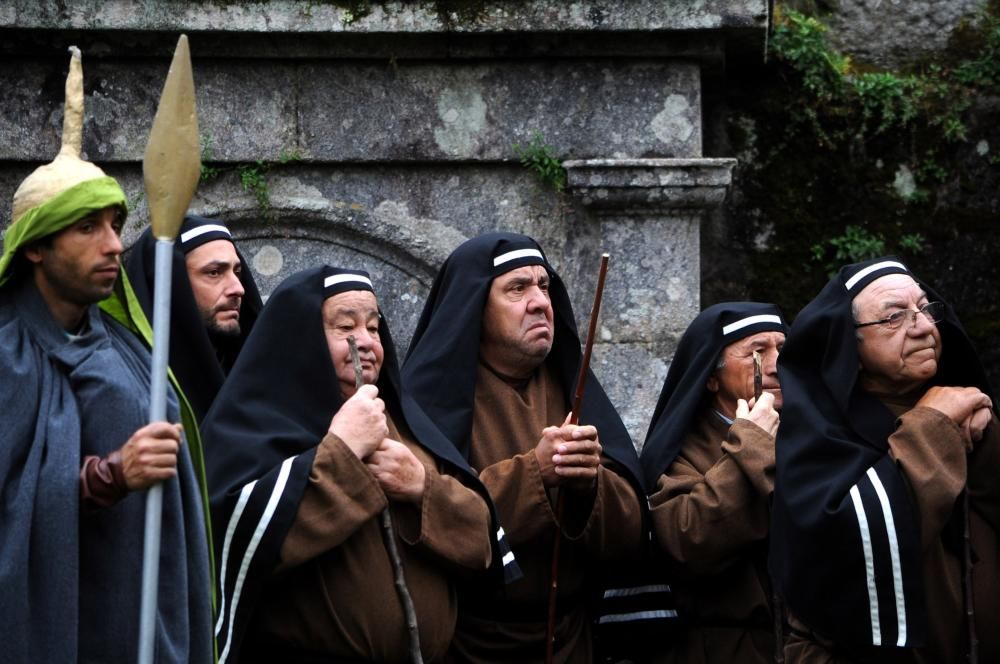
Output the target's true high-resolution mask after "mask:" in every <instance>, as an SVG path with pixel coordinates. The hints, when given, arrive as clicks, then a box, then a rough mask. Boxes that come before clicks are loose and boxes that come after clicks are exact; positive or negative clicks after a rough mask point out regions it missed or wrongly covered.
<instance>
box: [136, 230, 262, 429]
mask: <svg viewBox="0 0 1000 664" xmlns="http://www.w3.org/2000/svg"><path fill="white" fill-rule="evenodd" d="M220 229H221V230H220ZM185 236H186V237H188V238H189V239H188V240H187V241H185V240H184V239H183V238H184V237H185ZM219 239H226V240H229V241H232V237H231V236H230V235H229V231H228V230H227V229H226V228H225V226H224V225H223V224H222V222H220V221H219V220H217V219H206V218H204V217H196V216H193V215H189V216H187V217H185V218H184V222H183V223H182V224H181V229H180V233H179V235H178V238H177V241H176V242H175V243H174V251H173V265H172V267H171V279H170V281H171V294H170V340H171V342H170V358H169V364H170V369H171V370H172V371H173V372H174V376H175V377H176V378H177V382H178V383H179V384H180V386H181V389H182V390H184V394H185V396H186V397H187V399H188V401H189V402H190V403H191V407H192V409H193V410H194V413H195V417H197V418H198V421H199V422H200V421H202V420H203V419H204V418H205V415H206V414H207V413H208V409H209V408H210V407H211V405H212V401H213V400H214V399H215V395H216V394H217V393H218V392H219V388H221V387H222V384H223V382H225V380H226V371H228V370H229V369H231V368H232V365H233V363H234V362H235V361H236V357H237V356H238V355H239V352H240V349H241V348H242V347H243V344H244V343H245V341H246V339H247V337H248V336H250V332H251V331H252V330H253V326H254V323H255V322H256V320H257V316H258V314H259V313H260V310H261V307H262V306H263V304H262V302H261V298H260V292H259V291H258V290H257V284H256V283H255V282H254V280H253V275H252V274H251V272H250V266H249V264H248V263H247V261H246V259H245V258H244V257H243V254H241V253H240V250H239V248H238V247H236V255H237V256H238V257H239V259H240V264H241V265H242V266H243V270H242V272H241V274H240V283H242V284H243V290H244V291H245V292H244V294H243V301H242V303H241V304H240V336H239V338H234V339H232V340H229V339H226V340H223V341H221V342H220V346H223V347H222V348H221V351H222V352H221V353H220V352H219V350H217V349H216V346H215V344H214V343H213V340H212V338H211V337H210V336H209V333H208V330H207V329H206V328H205V322H204V320H202V317H201V314H200V313H199V312H198V305H197V304H196V302H195V299H194V291H192V290H191V282H190V280H189V279H188V274H187V265H186V263H185V260H184V259H185V256H186V255H187V253H188V252H189V251H191V250H192V249H194V248H195V247H198V246H200V245H202V244H204V243H206V242H211V241H212V240H219ZM234 246H235V245H234ZM155 269H156V238H155V237H153V232H152V229H151V228H147V229H146V230H144V231H143V232H142V235H140V236H139V239H138V240H137V241H136V243H135V245H134V246H133V247H132V249H131V251H130V252H129V255H128V258H127V259H126V261H125V272H126V273H127V274H128V278H129V281H130V282H131V283H132V289H133V290H134V291H135V295H136V298H137V299H138V300H139V304H140V305H141V306H142V311H143V313H145V314H146V318H148V319H149V322H150V324H152V322H153V280H154V273H155Z"/></svg>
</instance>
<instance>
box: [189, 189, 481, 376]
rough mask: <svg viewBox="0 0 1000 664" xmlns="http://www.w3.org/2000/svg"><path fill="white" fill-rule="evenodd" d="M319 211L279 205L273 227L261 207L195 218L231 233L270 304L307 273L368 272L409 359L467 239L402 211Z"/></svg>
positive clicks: (319, 205) (328, 206)
mask: <svg viewBox="0 0 1000 664" xmlns="http://www.w3.org/2000/svg"><path fill="white" fill-rule="evenodd" d="M312 203H313V204H312V205H308V206H306V205H302V202H301V201H298V202H296V203H294V204H289V203H282V202H280V201H279V202H278V204H277V205H274V206H272V208H271V209H270V212H269V214H268V218H266V219H264V218H262V215H261V212H260V210H259V209H258V208H256V207H227V209H225V210H219V209H206V208H203V209H200V210H199V209H195V210H193V211H194V212H195V213H196V214H204V215H206V216H215V217H219V218H220V219H223V220H224V221H225V222H226V223H227V224H228V225H229V227H230V229H231V230H232V232H233V236H234V238H236V240H237V242H238V243H239V247H240V251H241V252H242V253H243V255H244V257H245V259H246V260H247V262H248V263H249V265H248V267H249V268H250V269H251V270H252V271H253V274H254V278H255V279H256V281H257V284H258V287H259V288H260V291H261V295H263V296H264V297H265V300H266V298H267V296H268V295H270V293H271V292H272V291H273V290H274V289H275V288H276V287H277V286H278V284H280V283H281V282H282V281H283V280H284V279H286V278H287V277H289V276H291V275H292V274H294V273H295V272H298V271H300V270H305V269H308V268H311V267H316V266H318V265H323V264H328V265H334V266H337V267H343V268H349V269H362V270H366V271H368V272H369V273H370V274H371V276H372V281H373V283H374V284H375V290H376V292H377V294H378V298H379V304H380V306H381V307H382V310H383V311H384V312H385V315H386V318H387V319H388V321H389V323H390V326H391V327H390V329H391V330H392V335H393V339H394V341H395V342H396V346H397V350H398V351H399V353H400V356H401V357H402V355H403V354H404V353H405V352H406V349H407V348H408V346H409V342H410V338H411V336H412V334H413V329H414V327H416V324H417V320H418V318H419V317H420V312H421V310H422V309H423V306H424V302H425V300H426V298H427V294H428V292H429V291H430V286H431V283H432V281H433V280H434V276H435V274H437V270H438V268H439V267H440V265H441V263H442V262H443V261H444V259H445V258H447V256H448V254H449V253H451V251H452V250H453V249H454V248H455V247H456V246H458V245H459V244H460V243H461V242H463V241H464V240H465V239H466V238H465V236H464V235H462V234H461V233H460V232H458V231H456V230H454V229H452V228H450V227H448V226H446V225H444V224H442V223H441V222H439V221H436V220H433V219H413V218H412V217H410V216H409V215H407V214H405V210H400V209H399V206H398V205H396V204H381V205H379V206H378V207H376V209H374V210H368V209H364V208H361V207H360V206H351V205H348V204H344V203H341V202H339V201H338V202H333V203H330V202H328V201H325V200H323V201H313V202H312Z"/></svg>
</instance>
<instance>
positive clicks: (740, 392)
mask: <svg viewBox="0 0 1000 664" xmlns="http://www.w3.org/2000/svg"><path fill="white" fill-rule="evenodd" d="M784 345H785V335H784V333H782V332H758V333H757V334H754V335H751V336H749V337H746V338H744V339H740V340H739V341H734V342H733V343H731V344H729V345H728V346H726V347H725V348H724V349H723V350H722V355H721V359H722V360H724V361H725V365H724V366H723V367H722V368H719V369H716V370H715V371H714V372H712V375H711V376H709V378H708V382H707V383H706V387H707V388H708V391H709V392H711V393H712V400H713V403H714V408H715V409H716V410H718V411H719V412H720V413H722V414H723V415H725V416H726V417H729V418H733V417H735V416H736V405H737V403H736V402H737V400H738V399H745V400H747V401H748V402H749V401H750V399H752V398H753V392H754V390H753V372H754V369H753V352H754V351H758V352H759V353H760V356H761V357H760V359H761V370H762V371H761V374H762V378H763V387H764V391H765V392H770V393H771V394H773V395H774V407H775V409H777V410H780V409H781V404H782V398H781V385H780V384H779V383H778V353H780V352H781V348H782V346H784Z"/></svg>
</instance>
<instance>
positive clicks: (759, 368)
mask: <svg viewBox="0 0 1000 664" xmlns="http://www.w3.org/2000/svg"><path fill="white" fill-rule="evenodd" d="M762 394H764V364H763V360H762V359H761V357H760V351H757V350H755V351H754V352H753V398H754V404H755V405H756V403H757V401H759V400H760V395H762ZM768 581H770V582H771V613H772V615H773V620H774V662H775V664H784V662H785V616H784V613H785V610H784V607H783V606H782V603H781V596H780V595H779V594H778V586H777V585H776V584H775V583H774V579H772V578H770V575H768Z"/></svg>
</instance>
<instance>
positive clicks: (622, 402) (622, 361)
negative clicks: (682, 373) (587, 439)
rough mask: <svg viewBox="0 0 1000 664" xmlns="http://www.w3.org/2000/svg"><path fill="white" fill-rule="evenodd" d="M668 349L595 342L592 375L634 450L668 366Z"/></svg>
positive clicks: (643, 434)
mask: <svg viewBox="0 0 1000 664" xmlns="http://www.w3.org/2000/svg"><path fill="white" fill-rule="evenodd" d="M672 355H673V348H670V349H669V351H665V350H659V349H657V348H656V347H654V346H653V345H651V344H595V345H594V353H593V356H592V359H591V364H590V366H591V368H592V369H593V370H594V375H595V376H597V379H598V380H599V381H601V386H602V387H603V388H604V391H605V392H607V393H608V397H610V399H611V402H612V403H613V404H615V405H616V406H617V408H618V412H619V413H621V416H622V421H623V422H624V423H625V427H626V428H627V429H628V432H629V435H630V436H631V437H632V442H633V444H634V445H635V446H636V450H641V449H642V444H643V443H644V442H645V440H646V430H647V429H648V428H649V420H650V418H651V417H652V415H653V408H654V407H655V406H656V400H657V398H659V396H660V389H661V388H662V387H663V381H664V380H665V379H666V377H667V369H668V368H669V366H670V361H669V360H670V357H671V356H672Z"/></svg>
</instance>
